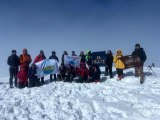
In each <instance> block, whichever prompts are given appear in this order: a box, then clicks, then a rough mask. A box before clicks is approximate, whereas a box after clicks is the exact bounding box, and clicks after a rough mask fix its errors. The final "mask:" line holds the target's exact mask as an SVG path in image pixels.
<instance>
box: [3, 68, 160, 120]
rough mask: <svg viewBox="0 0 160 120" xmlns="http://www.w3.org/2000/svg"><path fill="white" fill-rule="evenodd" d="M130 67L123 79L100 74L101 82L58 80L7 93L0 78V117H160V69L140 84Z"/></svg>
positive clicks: (112, 119)
mask: <svg viewBox="0 0 160 120" xmlns="http://www.w3.org/2000/svg"><path fill="white" fill-rule="evenodd" d="M133 71H134V70H133V69H129V70H125V71H124V72H125V73H126V74H125V78H124V79H123V80H122V81H117V80H116V76H115V78H113V79H109V78H106V77H104V76H103V75H102V76H101V77H102V79H103V80H104V82H101V83H88V84H87V83H84V84H78V83H64V82H57V83H50V84H47V85H44V86H42V87H39V88H24V89H18V88H14V89H9V91H8V92H7V93H6V91H7V89H8V86H9V85H8V83H4V82H1V84H0V120H160V69H159V68H154V71H155V72H156V74H157V77H154V76H153V75H152V74H150V75H149V76H148V77H146V81H145V83H144V84H142V85H141V84H140V83H139V78H135V77H134V76H133ZM145 72H147V68H145ZM2 80H3V81H6V80H7V81H8V78H1V81H2ZM5 93H6V94H5Z"/></svg>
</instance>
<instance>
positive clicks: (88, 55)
mask: <svg viewBox="0 0 160 120" xmlns="http://www.w3.org/2000/svg"><path fill="white" fill-rule="evenodd" d="M86 62H87V65H88V66H91V64H92V53H91V51H87V54H86Z"/></svg>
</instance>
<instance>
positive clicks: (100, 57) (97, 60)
mask: <svg viewBox="0 0 160 120" xmlns="http://www.w3.org/2000/svg"><path fill="white" fill-rule="evenodd" d="M105 54H106V52H105V51H100V52H92V63H93V64H97V65H99V66H105Z"/></svg>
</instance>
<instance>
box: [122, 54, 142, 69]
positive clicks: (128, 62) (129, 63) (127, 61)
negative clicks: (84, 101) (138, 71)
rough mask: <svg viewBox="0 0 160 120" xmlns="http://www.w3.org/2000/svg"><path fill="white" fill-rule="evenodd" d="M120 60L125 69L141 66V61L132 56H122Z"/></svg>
mask: <svg viewBox="0 0 160 120" xmlns="http://www.w3.org/2000/svg"><path fill="white" fill-rule="evenodd" d="M120 60H121V61H122V62H123V63H124V66H125V69H128V68H132V67H139V66H141V60H140V58H139V57H133V56H132V55H127V56H123V57H121V58H120Z"/></svg>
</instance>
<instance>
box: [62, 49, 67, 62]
mask: <svg viewBox="0 0 160 120" xmlns="http://www.w3.org/2000/svg"><path fill="white" fill-rule="evenodd" d="M65 55H68V53H67V51H64V52H63V55H62V63H63V64H64V56H65Z"/></svg>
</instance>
